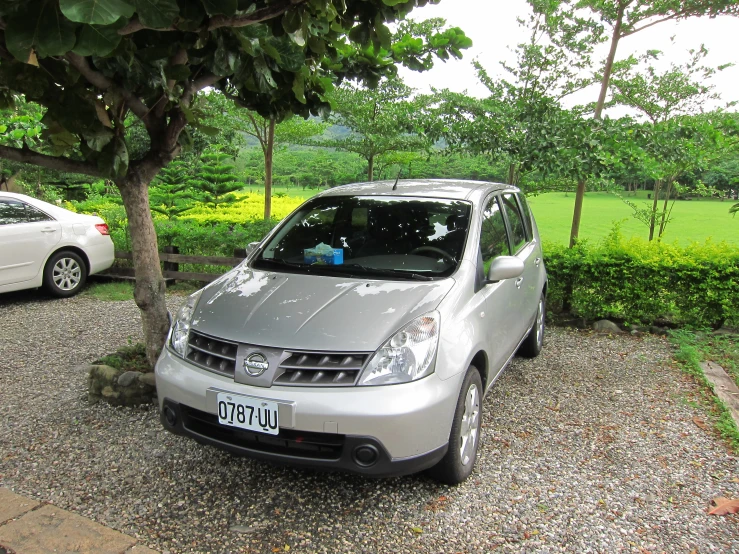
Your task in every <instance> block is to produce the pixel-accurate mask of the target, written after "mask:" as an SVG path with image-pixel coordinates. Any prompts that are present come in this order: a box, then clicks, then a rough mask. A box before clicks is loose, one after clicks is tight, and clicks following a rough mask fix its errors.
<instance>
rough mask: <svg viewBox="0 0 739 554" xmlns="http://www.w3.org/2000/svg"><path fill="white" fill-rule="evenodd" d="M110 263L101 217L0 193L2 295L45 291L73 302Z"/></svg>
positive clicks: (109, 242)
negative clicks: (39, 288)
mask: <svg viewBox="0 0 739 554" xmlns="http://www.w3.org/2000/svg"><path fill="white" fill-rule="evenodd" d="M113 260H114V250H113V241H112V240H111V239H110V233H109V231H108V226H107V225H106V223H105V221H103V220H102V219H100V218H99V217H96V216H92V215H83V214H76V213H74V212H70V211H69V210H65V209H63V208H60V207H58V206H54V205H53V204H49V203H48V202H43V201H41V200H37V199H36V198H31V197H30V196H26V195H24V194H15V193H12V192H5V191H0V293H1V292H10V291H14V290H22V289H32V288H36V287H41V286H43V287H44V288H45V289H46V290H47V291H48V292H49V293H51V294H53V295H54V296H62V297H64V296H72V295H74V294H76V293H78V292H79V291H80V289H81V288H82V286H83V285H84V284H85V281H86V280H87V276H88V275H92V274H93V273H98V272H100V271H103V270H105V269H108V268H109V267H110V266H111V265H113Z"/></svg>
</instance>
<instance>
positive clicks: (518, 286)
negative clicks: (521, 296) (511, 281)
mask: <svg viewBox="0 0 739 554" xmlns="http://www.w3.org/2000/svg"><path fill="white" fill-rule="evenodd" d="M521 283H523V277H519V278H518V279H516V288H517V289H520V288H521Z"/></svg>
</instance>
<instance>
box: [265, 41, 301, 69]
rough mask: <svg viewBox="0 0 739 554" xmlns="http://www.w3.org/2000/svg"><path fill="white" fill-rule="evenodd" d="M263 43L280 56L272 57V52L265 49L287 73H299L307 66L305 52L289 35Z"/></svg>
mask: <svg viewBox="0 0 739 554" xmlns="http://www.w3.org/2000/svg"><path fill="white" fill-rule="evenodd" d="M263 42H264V44H265V46H267V45H268V46H271V47H272V48H273V49H274V51H276V52H277V53H278V54H279V56H278V57H275V56H272V54H271V53H270V51H269V50H267V49H266V48H265V52H267V53H268V54H269V55H270V56H272V57H273V58H275V59H276V60H277V63H278V64H279V65H280V67H281V68H283V69H286V70H287V71H299V70H300V68H301V67H303V65H304V64H305V52H304V51H303V49H302V48H301V47H300V46H298V45H297V44H295V43H294V42H293V41H292V40H290V37H288V36H287V35H283V36H281V37H270V38H268V39H267V40H265V41H263Z"/></svg>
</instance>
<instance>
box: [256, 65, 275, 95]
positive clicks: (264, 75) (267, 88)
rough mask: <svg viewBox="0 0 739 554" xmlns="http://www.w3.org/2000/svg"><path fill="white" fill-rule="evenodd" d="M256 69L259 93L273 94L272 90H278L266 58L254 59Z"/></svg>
mask: <svg viewBox="0 0 739 554" xmlns="http://www.w3.org/2000/svg"><path fill="white" fill-rule="evenodd" d="M254 69H255V70H256V71H257V75H256V77H257V84H258V86H259V92H271V89H275V88H277V83H275V79H274V77H272V70H270V68H269V66H268V65H267V62H266V61H264V58H254Z"/></svg>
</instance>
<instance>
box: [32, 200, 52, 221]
mask: <svg viewBox="0 0 739 554" xmlns="http://www.w3.org/2000/svg"><path fill="white" fill-rule="evenodd" d="M26 217H27V218H28V221H50V220H51V218H50V217H49V216H48V215H47V214H45V213H44V212H42V211H41V210H39V209H38V208H34V207H33V206H30V205H28V204H26Z"/></svg>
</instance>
